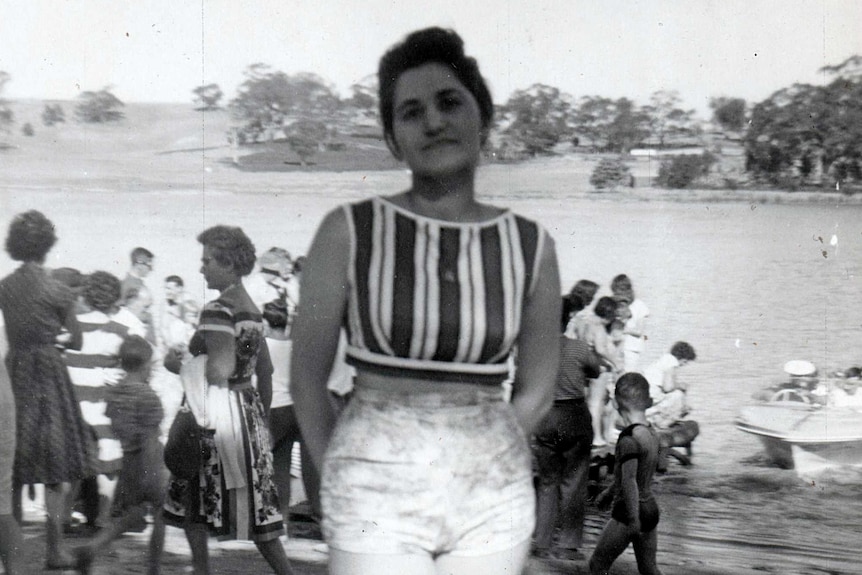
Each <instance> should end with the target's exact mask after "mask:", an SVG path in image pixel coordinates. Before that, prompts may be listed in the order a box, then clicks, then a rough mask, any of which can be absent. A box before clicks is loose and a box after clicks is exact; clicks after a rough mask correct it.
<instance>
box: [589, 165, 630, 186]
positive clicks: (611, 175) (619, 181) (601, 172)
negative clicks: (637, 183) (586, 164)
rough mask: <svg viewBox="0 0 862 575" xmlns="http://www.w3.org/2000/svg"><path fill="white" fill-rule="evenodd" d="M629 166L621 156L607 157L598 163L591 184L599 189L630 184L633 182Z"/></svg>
mask: <svg viewBox="0 0 862 575" xmlns="http://www.w3.org/2000/svg"><path fill="white" fill-rule="evenodd" d="M631 178H632V176H631V173H630V172H629V167H628V166H627V165H625V164H624V163H623V161H622V160H620V159H619V158H605V159H603V160H601V161H600V162H599V163H598V165H596V167H595V169H594V170H593V173H592V175H590V184H592V185H593V187H594V188H596V189H597V190H603V189H606V188H607V189H611V190H613V189H615V188H617V187H618V186H623V185H625V186H628V185H629V183H630V182H631Z"/></svg>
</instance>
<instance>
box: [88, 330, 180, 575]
mask: <svg viewBox="0 0 862 575" xmlns="http://www.w3.org/2000/svg"><path fill="white" fill-rule="evenodd" d="M119 356H120V365H121V367H122V368H123V369H124V370H125V371H126V377H125V378H124V379H123V380H122V381H121V382H120V383H119V384H118V385H116V386H113V387H111V388H110V390H109V392H108V407H107V411H106V413H107V415H108V417H110V418H111V427H112V428H113V430H114V433H115V434H116V436H117V437H118V438H119V439H120V443H121V444H122V447H123V467H122V469H121V471H120V479H119V481H118V483H117V489H116V498H117V499H118V502H117V505H116V507H117V508H118V509H119V510H120V512H121V514H120V516H119V517H115V518H114V519H113V520H112V521H111V524H110V525H109V526H108V527H107V528H105V529H103V530H102V531H100V532H99V534H98V535H97V536H96V537H94V538H93V539H92V540H91V541H90V542H89V543H88V544H87V545H84V546H81V547H78V548H77V549H75V554H76V558H77V561H78V568H79V569H80V570H81V572H82V573H89V571H90V566H91V564H92V562H93V559H94V558H95V555H96V553H97V551H99V550H102V549H104V548H105V547H106V546H107V545H108V544H109V543H110V542H111V541H113V540H114V539H116V538H117V537H119V536H120V535H122V534H123V533H124V532H125V531H127V530H129V529H130V528H131V527H133V526H134V525H135V524H137V523H138V522H140V520H141V517H142V515H143V514H144V513H145V512H146V510H147V509H146V507H147V505H150V511H151V512H152V514H153V532H152V534H151V535H150V557H149V565H148V569H147V573H148V574H149V575H158V573H159V572H160V568H159V564H160V562H161V555H162V548H163V547H164V541H165V525H164V523H163V521H162V499H163V497H164V491H165V487H166V485H167V471H166V470H165V469H164V464H163V462H162V444H161V443H160V442H159V424H160V423H161V422H162V417H163V414H164V412H163V411H162V404H161V402H160V401H159V398H158V396H157V395H156V393H155V391H153V390H152V388H150V386H149V383H148V380H149V377H150V368H151V363H150V360H151V359H152V356H153V350H152V347H150V344H149V343H147V341H146V340H145V339H144V338H142V337H140V336H137V335H133V336H129V337H128V338H126V339H125V341H123V344H122V345H121V346H120V351H119Z"/></svg>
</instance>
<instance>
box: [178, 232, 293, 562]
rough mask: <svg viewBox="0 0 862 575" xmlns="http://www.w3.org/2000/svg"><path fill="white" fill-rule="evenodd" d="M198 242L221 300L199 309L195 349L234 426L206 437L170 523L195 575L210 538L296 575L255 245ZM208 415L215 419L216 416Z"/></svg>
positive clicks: (219, 237)
mask: <svg viewBox="0 0 862 575" xmlns="http://www.w3.org/2000/svg"><path fill="white" fill-rule="evenodd" d="M198 241H199V242H200V243H201V244H202V245H203V256H202V257H201V264H202V265H201V274H203V276H204V279H205V281H206V283H207V287H208V288H209V289H214V290H217V291H219V292H220V295H219V297H218V298H217V299H216V300H214V301H211V302H209V303H208V304H207V305H206V306H205V307H204V309H203V311H202V312H201V316H200V323H199V324H198V329H197V331H196V332H195V335H194V336H193V337H192V339H191V341H190V342H189V351H190V352H191V354H192V355H195V356H197V355H201V354H206V356H207V360H206V368H205V374H206V380H207V385H208V393H209V394H210V395H212V394H223V395H224V396H225V397H226V398H227V401H226V402H225V403H228V404H229V409H228V408H227V407H226V408H225V410H224V413H229V415H228V416H226V418H227V421H228V422H229V423H228V424H227V425H225V424H217V425H216V426H215V427H216V430H215V432H214V433H213V432H210V433H205V434H204V436H203V438H202V442H203V443H204V446H203V447H204V448H205V449H204V451H208V452H209V454H210V455H209V457H208V458H207V459H206V460H205V461H204V462H203V464H202V466H201V469H200V470H199V471H198V474H197V476H196V477H195V478H194V479H192V480H183V479H179V478H176V477H172V478H171V481H170V485H169V487H168V494H167V498H166V502H165V523H167V524H168V525H174V526H176V527H181V528H183V529H185V531H186V537H187V538H188V541H189V545H190V546H191V550H192V562H193V564H194V573H195V575H206V574H209V573H210V571H209V554H208V549H207V537H208V534H212V535H215V536H217V537H218V538H219V539H246V540H252V541H254V543H255V544H256V545H257V548H258V549H259V550H260V552H261V554H262V555H263V557H264V558H265V559H266V560H267V562H268V563H269V564H270V566H271V567H272V569H273V571H274V572H276V573H292V571H291V568H290V563H289V562H288V559H287V555H286V554H285V552H284V548H283V547H282V546H281V543H280V542H279V540H278V538H279V536H280V535H281V534H282V533H283V532H284V523H283V519H282V515H281V513H280V511H279V509H280V508H279V503H278V495H277V490H276V487H275V483H274V481H273V466H272V453H271V449H270V440H269V425H268V423H267V420H268V416H269V404H270V400H271V399H272V386H271V383H272V362H271V361H270V358H269V350H268V348H267V347H266V340H265V339H264V336H263V320H262V317H261V314H260V311H259V310H258V309H257V307H255V305H254V303H253V302H252V300H251V298H250V297H249V295H248V293H247V292H246V290H245V288H244V287H243V285H242V282H241V279H242V277H243V276H246V275H248V274H249V273H250V272H251V270H252V268H253V267H254V261H255V255H254V245H253V244H252V243H251V240H249V238H248V237H247V236H246V235H245V233H243V231H242V230H241V229H240V228H236V227H228V226H214V227H212V228H209V229H207V230H205V231H204V232H203V233H201V234H200V235H199V236H198ZM175 360H176V354H171V355H169V357H168V358H167V359H166V364H171V363H172V362H175ZM254 375H256V376H257V388H255V387H254V386H253V384H252V376H254ZM214 403H215V402H212V401H210V402H209V405H210V406H213V405H214ZM210 409H211V408H210ZM208 415H209V416H210V419H211V420H212V419H213V418H214V416H215V414H213V413H209V414H208ZM224 420H225V419H222V421H224Z"/></svg>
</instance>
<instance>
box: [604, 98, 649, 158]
mask: <svg viewBox="0 0 862 575" xmlns="http://www.w3.org/2000/svg"><path fill="white" fill-rule="evenodd" d="M614 110H615V115H614V119H613V121H612V122H611V124H610V126H609V127H608V136H607V137H608V143H607V149H608V150H609V151H612V152H617V153H628V152H629V151H631V149H632V148H634V147H635V146H637V145H638V144H640V143H641V142H642V141H643V140H644V139H645V138H646V137H647V136H649V117H648V116H647V115H646V114H645V113H644V112H643V111H642V110H641V109H639V108H638V107H637V106H635V103H634V102H632V101H631V100H629V99H628V98H619V99H618V100H617V101H615V102H614Z"/></svg>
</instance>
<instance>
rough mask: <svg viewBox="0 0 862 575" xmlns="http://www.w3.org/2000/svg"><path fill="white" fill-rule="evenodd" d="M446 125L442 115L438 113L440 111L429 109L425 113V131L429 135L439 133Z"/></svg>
mask: <svg viewBox="0 0 862 575" xmlns="http://www.w3.org/2000/svg"><path fill="white" fill-rule="evenodd" d="M445 123H446V120H445V118H444V117H443V114H442V113H440V110H438V109H436V108H434V107H433V106H432V107H430V108H429V109H428V110H426V112H425V131H426V132H429V133H434V132H437V131H439V130H440V129H441V128H442V127H443V125H444V124H445Z"/></svg>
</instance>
